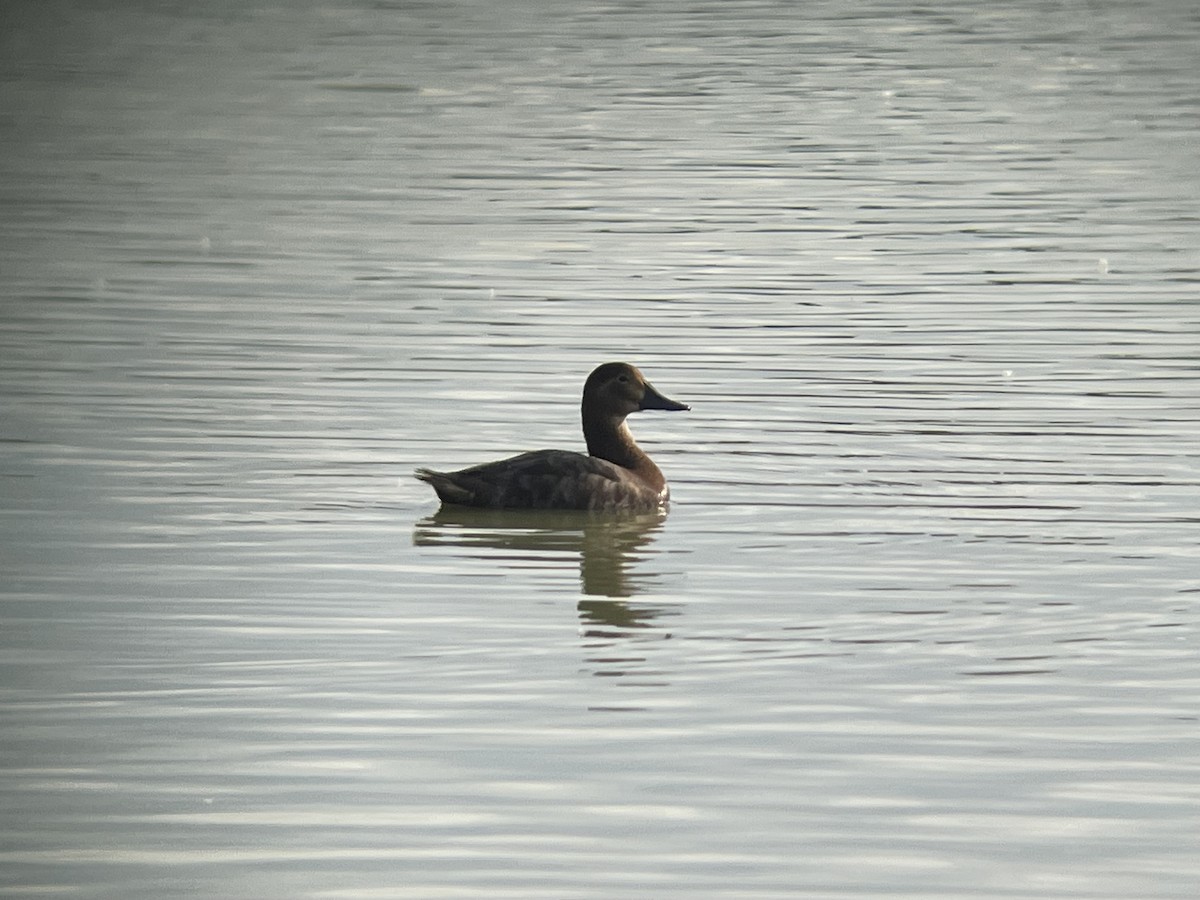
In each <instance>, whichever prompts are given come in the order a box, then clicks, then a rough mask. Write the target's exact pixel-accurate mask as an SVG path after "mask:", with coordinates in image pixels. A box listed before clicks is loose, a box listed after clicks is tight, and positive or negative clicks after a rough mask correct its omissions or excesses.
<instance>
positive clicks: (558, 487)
mask: <svg viewBox="0 0 1200 900" xmlns="http://www.w3.org/2000/svg"><path fill="white" fill-rule="evenodd" d="M689 408H690V407H688V406H687V405H686V404H684V403H679V402H677V401H675V400H670V399H668V398H667V397H664V396H663V395H662V394H660V393H659V392H658V391H656V390H655V389H654V387H653V386H651V384H650V383H649V382H648V381H646V379H645V378H644V377H643V376H642V373H641V372H639V371H638V370H637V368H636V367H634V366H631V365H629V364H627V363H605V364H604V365H602V366H600V367H598V368H597V369H595V370H594V371H593V372H592V374H591V375H590V376H588V380H587V382H586V383H585V384H584V388H583V402H582V404H581V406H580V413H581V417H582V420H583V434H584V438H585V439H586V441H587V448H588V452H587V453H586V454H584V453H576V452H575V451H572V450H533V451H530V452H528V453H521V454H518V455H517V456H512V457H509V458H508V459H501V460H497V461H496V462H490V463H483V464H482V465H478V466H471V467H469V468H466V469H460V470H458V471H456V472H437V471H434V470H432V469H417V471H416V477H417V478H418V479H420V480H421V481H424V482H426V483H427V484H429V485H431V486H432V487H433V489H434V490H435V491H436V492H437V495H438V497H439V498H440V499H441V501H442V502H443V503H451V504H460V505H465V506H481V507H489V508H493V509H573V510H587V511H591V512H631V513H640V512H649V511H653V510H656V509H659V508H662V507H664V506H666V504H667V501H668V499H669V497H670V491H669V489H668V487H667V480H666V478H665V477H664V476H663V474H662V471H661V470H660V469H659V468H658V466H656V465H655V464H654V461H653V460H651V459H650V457H649V456H647V455H646V453H645V451H643V450H642V449H641V448H640V447H639V446H638V445H637V443H636V442H635V441H634V439H633V435H632V434H631V433H630V431H629V427H628V426H627V425H626V424H625V417H626V416H627V415H629V414H630V413H632V412H637V411H639V410H643V409H661V410H685V409H689Z"/></svg>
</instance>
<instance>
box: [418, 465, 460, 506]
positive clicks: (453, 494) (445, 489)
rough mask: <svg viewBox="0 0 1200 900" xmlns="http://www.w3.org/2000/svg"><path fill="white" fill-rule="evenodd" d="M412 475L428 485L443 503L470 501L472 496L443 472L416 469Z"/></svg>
mask: <svg viewBox="0 0 1200 900" xmlns="http://www.w3.org/2000/svg"><path fill="white" fill-rule="evenodd" d="M413 475H414V476H415V477H416V479H417V480H418V481H423V482H425V483H426V484H428V485H430V486H431V487H432V488H433V489H434V490H435V491H436V492H437V495H438V498H439V499H440V500H441V501H442V502H443V503H470V502H471V499H472V497H473V496H474V495H473V494H472V492H471V491H469V490H468V489H467V488H465V487H463V486H462V485H461V484H458V483H457V482H455V481H454V479H453V478H452V477H451V476H450V475H448V474H447V473H445V472H436V471H434V470H433V469H424V468H421V469H417V470H415V471H414V472H413Z"/></svg>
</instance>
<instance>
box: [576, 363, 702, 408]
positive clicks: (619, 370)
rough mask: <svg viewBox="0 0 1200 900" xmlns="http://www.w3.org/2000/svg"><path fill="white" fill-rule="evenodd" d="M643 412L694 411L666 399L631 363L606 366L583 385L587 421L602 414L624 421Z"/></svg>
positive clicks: (599, 369) (593, 373) (595, 372)
mask: <svg viewBox="0 0 1200 900" xmlns="http://www.w3.org/2000/svg"><path fill="white" fill-rule="evenodd" d="M643 409H663V410H670V411H678V410H685V409H691V407H690V406H688V405H687V404H686V403H679V402H678V401H676V400H672V399H670V398H669V397H664V396H663V395H662V394H660V393H659V392H658V391H657V390H655V389H654V385H652V384H651V383H650V382H649V381H647V380H646V378H645V376H644V375H642V373H641V372H639V371H638V369H637V367H636V366H631V365H629V363H619V362H616V363H605V364H604V365H602V366H598V367H597V368H596V369H595V370H593V371H592V374H591V375H589V376H588V379H587V382H586V383H585V384H584V385H583V411H584V417H585V418H587V417H588V416H589V413H590V414H593V415H594V414H599V415H601V416H603V417H605V418H610V417H611V418H617V419H624V418H625V417H626V416H627V415H629V414H630V413H632V412H638V411H639V410H643Z"/></svg>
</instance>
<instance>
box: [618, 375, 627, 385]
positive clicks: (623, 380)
mask: <svg viewBox="0 0 1200 900" xmlns="http://www.w3.org/2000/svg"><path fill="white" fill-rule="evenodd" d="M617 381H619V382H621V383H622V384H627V383H628V382H629V376H628V375H622V376H620V377H619V378H618V379H617Z"/></svg>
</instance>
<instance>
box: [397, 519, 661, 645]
mask: <svg viewBox="0 0 1200 900" xmlns="http://www.w3.org/2000/svg"><path fill="white" fill-rule="evenodd" d="M665 520H666V513H665V512H654V513H646V514H644V515H639V516H618V515H603V514H598V513H586V512H575V511H559V510H520V511H518V510H496V509H476V508H473V507H463V506H443V507H441V508H440V509H438V511H437V512H436V513H434V514H433V515H432V516H429V517H427V518H424V519H421V520H420V521H419V522H417V525H416V530H415V532H414V534H413V543H414V544H416V545H417V546H419V547H458V548H461V549H462V550H465V551H467V552H468V554H469V555H471V556H476V555H478V556H480V557H492V558H494V552H495V551H501V552H504V553H516V554H519V555H520V556H521V558H523V559H528V560H546V561H550V560H554V561H558V560H561V559H562V558H563V554H578V557H579V578H580V583H581V589H582V591H583V593H584V594H586V595H588V596H594V597H613V598H628V597H633V596H634V595H635V594H636V593H638V591H639V590H640V589H644V588H645V587H647V586H648V585H649V584H651V583H652V582H654V581H655V580H656V577H657V576H656V575H655V573H653V572H645V571H642V572H634V571H633V564H634V563H635V562H645V561H647V560H648V559H650V558H652V557H647V556H646V555H645V554H644V551H645V549H646V548H647V547H649V546H650V545H651V544H652V543H653V542H654V539H655V537H656V535H657V534H658V532H659V531H661V530H662V527H663V522H664V521H665ZM603 605H604V604H603V602H602V601H591V602H590V603H589V608H590V606H603ZM583 608H584V607H583V604H582V603H581V605H580V610H581V611H583ZM647 618H653V614H652V613H643V612H637V611H635V610H632V609H629V608H628V607H626V608H625V609H624V610H623V611H615V610H614V611H613V612H612V613H611V619H608V618H606V619H605V621H611V623H612V624H614V625H616V624H619V623H624V624H625V625H626V626H627V627H631V628H633V627H645V623H644V620H645V619H647Z"/></svg>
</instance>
